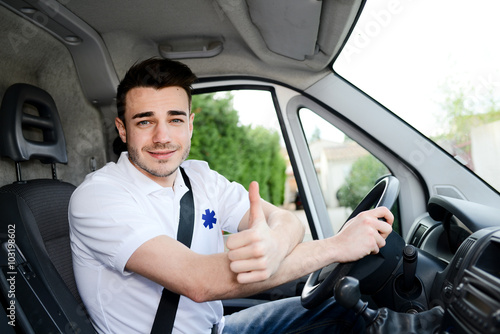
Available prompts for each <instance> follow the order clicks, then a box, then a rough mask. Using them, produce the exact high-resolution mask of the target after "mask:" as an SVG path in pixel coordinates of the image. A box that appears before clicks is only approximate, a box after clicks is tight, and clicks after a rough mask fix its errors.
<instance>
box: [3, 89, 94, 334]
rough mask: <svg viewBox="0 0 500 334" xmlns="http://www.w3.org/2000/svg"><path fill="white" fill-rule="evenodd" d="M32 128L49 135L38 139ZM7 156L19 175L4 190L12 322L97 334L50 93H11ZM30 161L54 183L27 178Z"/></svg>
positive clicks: (6, 290) (29, 328)
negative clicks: (82, 281) (80, 268)
mask: <svg viewBox="0 0 500 334" xmlns="http://www.w3.org/2000/svg"><path fill="white" fill-rule="evenodd" d="M27 110H36V112H32V111H30V112H26V111H27ZM36 113H38V115H36ZM30 131H31V133H35V134H36V133H41V135H39V136H38V137H43V138H36V139H33V137H36V136H33V135H29V134H30ZM27 134H28V135H27ZM26 137H31V138H30V139H28V138H26ZM0 155H1V156H2V157H8V158H10V159H12V160H13V161H14V162H15V167H16V174H17V180H16V181H15V182H13V183H12V184H8V185H4V186H3V187H1V188H0V212H1V213H0V245H1V248H0V254H1V255H0V267H1V270H0V288H1V291H2V293H1V294H0V296H1V298H2V304H3V306H4V310H5V311H6V317H7V325H10V326H11V327H12V328H13V329H15V332H16V333H19V332H21V333H95V330H94V328H93V326H92V325H91V323H90V320H89V318H88V316H87V314H86V312H85V309H84V307H83V304H82V301H81V298H80V296H79V294H78V290H77V288H76V283H75V278H74V275H73V266H72V258H71V248H70V239H69V224H68V203H69V199H70V197H71V194H72V193H73V191H74V189H75V186H74V185H72V184H69V183H67V182H63V181H61V180H58V179H57V173H56V165H55V164H56V163H62V164H66V163H67V161H68V158H67V153H66V142H65V139H64V134H63V130H62V126H61V122H60V119H59V115H58V112H57V109H56V105H55V102H54V100H53V99H52V97H51V96H50V95H49V94H48V93H47V92H46V91H44V90H42V89H40V88H38V87H35V86H32V85H28V84H14V85H12V86H10V87H9V88H8V89H7V90H6V92H5V94H4V97H3V100H2V105H1V108H0ZM30 159H37V160H40V161H41V162H42V163H44V164H50V165H51V166H52V178H47V179H33V180H23V178H22V175H21V162H23V161H28V160H30ZM12 325H15V327H14V326H12ZM6 328H7V329H8V328H9V327H6ZM2 329H3V327H2ZM2 332H3V331H2Z"/></svg>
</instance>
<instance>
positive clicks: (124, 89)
mask: <svg viewBox="0 0 500 334" xmlns="http://www.w3.org/2000/svg"><path fill="white" fill-rule="evenodd" d="M196 79H197V78H196V75H194V73H193V72H192V71H191V69H190V68H189V67H188V66H187V65H185V64H183V63H181V62H178V61H175V60H170V59H163V58H150V59H147V60H144V61H142V62H140V63H137V64H135V65H133V66H132V67H131V68H130V69H129V70H128V71H127V73H126V74H125V77H124V78H123V80H122V81H121V82H120V84H119V85H118V91H117V94H116V107H117V109H118V117H119V118H120V119H121V120H122V121H124V115H125V107H126V101H125V99H126V96H127V93H128V92H129V91H130V90H131V89H132V88H136V87H151V88H155V89H160V88H165V87H172V86H178V87H181V88H183V89H184V90H185V91H186V93H187V95H188V100H189V106H191V91H192V89H193V88H192V87H191V85H192V84H193V82H195V81H196Z"/></svg>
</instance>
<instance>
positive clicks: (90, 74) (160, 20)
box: [0, 0, 364, 104]
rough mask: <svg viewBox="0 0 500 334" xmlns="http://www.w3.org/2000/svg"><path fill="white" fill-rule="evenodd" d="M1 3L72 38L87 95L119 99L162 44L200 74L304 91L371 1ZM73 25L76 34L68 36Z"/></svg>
mask: <svg viewBox="0 0 500 334" xmlns="http://www.w3.org/2000/svg"><path fill="white" fill-rule="evenodd" d="M0 3H2V4H3V5H4V6H6V7H7V8H9V9H11V10H13V11H15V12H17V13H18V14H20V15H22V16H25V17H26V18H28V19H31V20H32V21H35V22H36V21H38V22H42V24H38V25H39V26H41V27H42V28H44V29H46V30H48V31H49V33H51V34H53V35H54V36H55V37H56V38H58V39H60V40H61V41H62V42H63V43H65V45H66V46H67V47H68V49H69V51H70V53H71V54H72V56H73V59H74V62H75V65H76V67H77V70H78V73H79V74H80V81H81V83H82V87H83V90H84V91H85V92H86V95H87V97H88V99H89V100H90V101H93V102H94V103H101V104H107V103H109V101H110V98H111V99H112V97H114V91H115V89H116V84H117V82H118V78H121V77H122V76H123V75H124V73H125V71H126V70H127V69H128V68H129V67H130V66H131V65H132V64H133V63H135V62H137V61H138V60H141V59H145V58H149V57H153V56H159V55H160V50H162V51H163V52H166V53H165V55H166V56H167V57H170V58H178V59H179V60H181V61H184V62H185V63H187V64H188V65H189V66H191V68H192V69H193V71H194V72H195V73H196V74H197V75H198V76H199V77H212V76H222V75H238V76H241V75H243V76H255V77H260V78H264V79H270V80H277V81H280V82H283V83H286V84H288V85H290V86H292V87H295V88H297V89H301V90H305V89H306V88H307V87H309V86H310V85H311V84H313V83H314V82H316V81H317V80H319V79H320V78H322V77H323V76H325V75H326V74H327V73H330V69H329V64H330V63H331V62H332V60H333V59H334V57H335V55H336V54H337V53H338V52H339V50H340V49H341V47H342V45H343V44H344V41H345V39H346V37H347V36H348V34H349V33H350V31H351V27H352V25H353V23H354V22H355V21H356V19H357V17H358V16H359V12H360V8H362V6H363V4H364V1H363V0H358V1H347V0H335V1H333V0H324V1H317V0H305V1H304V0H275V1H267V0H212V1H199V0H183V1H165V0H150V1H147V2H138V1H132V0H107V1H97V0H86V1H69V0H60V1H59V2H55V1H53V0H42V1H34V0H1V1H0ZM40 12H41V13H42V14H43V17H44V19H43V20H41V19H40V17H42V16H41V15H40V14H39V13H40ZM37 14H39V15H38V16H37ZM46 20H47V21H46ZM68 31H69V32H70V33H69V34H71V35H73V38H72V39H70V40H69V41H68V38H67V35H68ZM203 50H205V52H203ZM218 51H221V52H220V53H219V54H217V55H214V54H211V52H215V53H217V52H218Z"/></svg>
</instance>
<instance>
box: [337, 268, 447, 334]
mask: <svg viewBox="0 0 500 334" xmlns="http://www.w3.org/2000/svg"><path fill="white" fill-rule="evenodd" d="M360 297H361V292H360V291H359V281H358V280H357V279H355V278H353V277H349V276H346V277H343V278H341V279H340V281H338V282H337V284H335V299H336V300H337V302H338V303H339V304H340V305H342V306H343V307H345V308H347V309H352V310H353V311H355V312H356V313H357V314H361V316H362V317H363V319H364V320H365V323H366V333H367V334H393V333H419V334H424V333H426V334H431V333H437V332H438V330H439V328H440V326H441V320H442V319H443V314H444V310H443V308H442V307H440V306H436V307H434V308H432V309H430V310H428V311H424V312H421V313H417V314H409V313H398V312H394V311H392V310H390V309H388V308H386V307H382V308H380V309H378V310H376V311H374V310H372V309H369V308H368V306H367V305H368V303H365V302H363V301H362V300H361V299H360Z"/></svg>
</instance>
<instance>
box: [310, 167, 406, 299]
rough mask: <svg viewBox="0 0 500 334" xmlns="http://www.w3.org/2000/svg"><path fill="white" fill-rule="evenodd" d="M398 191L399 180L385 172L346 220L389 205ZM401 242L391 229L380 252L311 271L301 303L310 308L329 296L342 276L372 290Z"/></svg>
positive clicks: (395, 261) (397, 254)
mask: <svg viewBox="0 0 500 334" xmlns="http://www.w3.org/2000/svg"><path fill="white" fill-rule="evenodd" d="M398 194H399V180H398V179H396V178H395V177H394V176H392V175H387V176H384V177H383V178H381V179H380V180H379V181H378V182H377V183H376V184H375V186H374V187H373V188H372V189H371V190H370V192H368V194H367V195H366V196H365V197H364V198H363V200H362V201H361V202H360V203H359V204H358V206H357V207H356V208H355V209H354V211H353V212H352V213H351V215H350V216H349V218H348V219H347V221H349V220H350V219H351V218H353V217H355V216H357V215H358V214H359V213H360V212H362V211H366V210H369V209H371V208H375V207H379V206H385V207H387V208H389V209H391V208H392V206H393V205H394V203H395V202H396V199H397V197H398ZM347 221H346V223H347ZM346 223H344V225H343V226H342V228H343V227H344V226H345V224H346ZM342 228H341V229H342ZM404 246H405V241H404V240H403V238H401V237H400V236H399V235H398V234H397V233H396V232H394V231H393V232H391V233H390V234H389V236H388V237H387V238H386V245H385V246H384V247H382V248H381V249H380V251H379V253H377V254H370V255H368V256H365V257H364V258H362V259H360V260H358V261H355V262H348V263H332V264H330V265H328V266H326V267H324V268H322V269H320V270H318V271H315V272H313V273H312V274H311V275H310V276H309V278H308V279H307V282H306V284H305V286H304V289H303V290H302V296H301V302H302V306H304V307H305V308H308V309H312V308H314V307H316V306H318V305H319V304H321V303H322V302H323V301H325V300H326V299H328V298H330V297H332V296H333V289H334V286H335V284H336V283H337V282H338V281H339V280H340V279H341V278H342V277H344V276H352V277H355V278H357V279H358V280H359V283H360V289H361V293H363V294H374V293H375V292H376V291H377V290H379V289H380V288H381V287H382V286H383V284H384V283H385V282H386V281H387V279H388V278H389V276H390V275H391V273H392V272H393V270H394V269H395V268H396V266H397V265H398V263H399V260H400V258H401V257H402V254H403V248H404Z"/></svg>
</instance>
